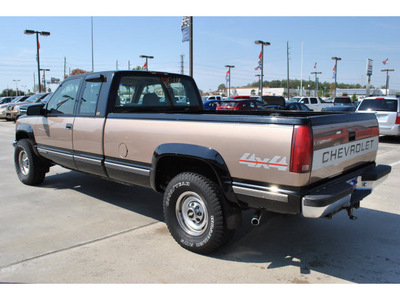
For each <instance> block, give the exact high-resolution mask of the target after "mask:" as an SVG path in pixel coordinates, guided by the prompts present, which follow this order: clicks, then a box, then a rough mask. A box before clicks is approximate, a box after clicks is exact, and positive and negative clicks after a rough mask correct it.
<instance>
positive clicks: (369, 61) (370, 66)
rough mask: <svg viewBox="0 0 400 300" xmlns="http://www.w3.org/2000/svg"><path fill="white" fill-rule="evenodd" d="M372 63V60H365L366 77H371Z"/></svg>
mask: <svg viewBox="0 0 400 300" xmlns="http://www.w3.org/2000/svg"><path fill="white" fill-rule="evenodd" d="M372 62H373V60H372V59H370V58H368V59H367V75H368V76H371V75H372Z"/></svg>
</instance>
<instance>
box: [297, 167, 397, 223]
mask: <svg viewBox="0 0 400 300" xmlns="http://www.w3.org/2000/svg"><path fill="white" fill-rule="evenodd" d="M390 171H391V167H390V166H386V165H378V166H373V167H370V168H368V169H366V170H365V171H364V172H363V173H361V174H359V175H358V176H357V177H355V178H354V181H353V182H354V183H355V180H356V182H357V184H356V185H353V183H350V182H349V181H342V182H335V183H332V184H327V185H324V186H321V187H318V188H317V189H316V190H314V191H312V192H311V193H310V194H308V195H306V196H304V197H303V198H302V213H303V215H304V216H305V217H307V218H320V217H326V216H329V215H332V214H334V213H336V212H338V211H339V210H342V209H346V208H352V207H356V205H358V203H359V202H360V201H361V200H362V199H364V198H365V197H366V196H368V195H369V194H370V193H371V192H372V189H373V187H375V186H376V185H378V184H380V183H382V182H383V181H384V180H385V179H386V178H387V176H388V175H389V173H390Z"/></svg>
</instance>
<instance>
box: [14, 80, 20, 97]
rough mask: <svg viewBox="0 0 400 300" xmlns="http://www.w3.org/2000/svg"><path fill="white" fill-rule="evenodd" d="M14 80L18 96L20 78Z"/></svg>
mask: <svg viewBox="0 0 400 300" xmlns="http://www.w3.org/2000/svg"><path fill="white" fill-rule="evenodd" d="M13 81H15V87H16V89H17V91H16V92H15V93H16V95H17V96H18V81H20V80H19V79H13Z"/></svg>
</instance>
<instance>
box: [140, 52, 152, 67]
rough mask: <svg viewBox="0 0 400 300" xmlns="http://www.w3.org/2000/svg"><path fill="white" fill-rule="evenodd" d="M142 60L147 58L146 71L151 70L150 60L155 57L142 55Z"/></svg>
mask: <svg viewBox="0 0 400 300" xmlns="http://www.w3.org/2000/svg"><path fill="white" fill-rule="evenodd" d="M140 58H145V59H146V71H148V70H149V64H148V63H149V62H148V59H149V58H150V59H152V58H154V56H149V55H140Z"/></svg>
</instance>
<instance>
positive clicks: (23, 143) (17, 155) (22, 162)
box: [14, 139, 46, 185]
mask: <svg viewBox="0 0 400 300" xmlns="http://www.w3.org/2000/svg"><path fill="white" fill-rule="evenodd" d="M14 164H15V170H16V172H17V175H18V178H19V180H20V181H21V182H22V183H24V184H27V185H38V184H40V183H41V182H42V181H43V180H44V177H45V175H46V168H45V166H44V164H43V162H42V161H41V160H40V158H39V156H37V154H36V153H35V152H34V150H33V146H32V143H31V141H29V140H27V139H22V140H19V141H18V143H17V144H16V145H15V152H14Z"/></svg>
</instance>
